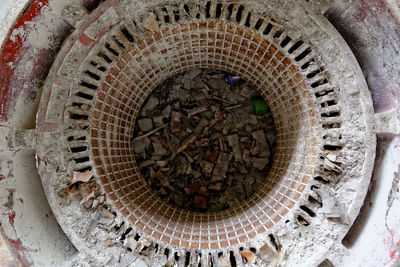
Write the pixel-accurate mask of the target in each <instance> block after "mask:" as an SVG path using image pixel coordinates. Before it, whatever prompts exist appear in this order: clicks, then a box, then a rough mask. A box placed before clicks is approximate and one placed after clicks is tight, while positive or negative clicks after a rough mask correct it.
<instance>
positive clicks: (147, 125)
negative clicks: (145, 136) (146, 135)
mask: <svg viewBox="0 0 400 267" xmlns="http://www.w3.org/2000/svg"><path fill="white" fill-rule="evenodd" d="M138 124H139V129H140V130H141V131H143V132H148V131H150V130H151V129H153V122H152V120H151V119H150V118H144V119H140V120H138Z"/></svg>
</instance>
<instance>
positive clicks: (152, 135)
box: [133, 69, 277, 212]
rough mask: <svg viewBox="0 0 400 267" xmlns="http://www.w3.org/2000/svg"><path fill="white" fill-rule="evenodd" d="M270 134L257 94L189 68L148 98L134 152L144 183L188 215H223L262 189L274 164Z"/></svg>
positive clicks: (217, 74) (219, 75)
mask: <svg viewBox="0 0 400 267" xmlns="http://www.w3.org/2000/svg"><path fill="white" fill-rule="evenodd" d="M276 139H277V138H276V130H275V126H274V121H273V118H272V114H271V113H270V112H268V107H267V104H266V102H265V101H264V100H263V98H262V97H261V96H260V95H259V94H258V93H257V90H256V89H255V88H254V87H252V86H250V85H248V84H247V83H246V82H245V81H243V80H241V78H240V77H239V76H234V75H231V74H229V73H224V72H222V71H217V70H207V69H204V70H201V69H194V70H191V71H186V72H185V73H183V74H180V75H176V76H174V77H173V78H170V79H168V80H167V81H165V82H163V83H162V84H161V85H160V86H158V87H157V88H156V89H155V90H154V91H153V92H152V93H151V95H150V96H149V97H148V99H147V100H146V102H145V103H144V105H143V107H142V109H141V110H140V112H139V114H138V117H137V119H136V125H135V132H134V142H133V150H134V152H135V158H136V161H137V163H138V165H139V169H140V171H141V173H142V175H143V177H144V179H145V180H146V183H147V184H148V185H149V186H150V187H151V188H152V189H153V191H155V192H156V193H157V194H158V195H159V196H160V197H161V198H162V199H164V200H165V201H167V202H168V203H170V204H173V205H175V206H177V207H179V208H184V209H187V210H192V211H199V212H205V211H221V210H226V209H229V208H232V207H234V206H235V205H238V204H239V203H241V202H243V201H244V200H246V199H247V198H249V197H250V196H251V195H253V193H254V192H255V191H256V190H257V189H258V188H260V187H261V186H262V185H263V184H264V182H265V178H266V177H267V174H268V172H269V170H270V169H271V166H272V163H273V153H274V151H275V148H276Z"/></svg>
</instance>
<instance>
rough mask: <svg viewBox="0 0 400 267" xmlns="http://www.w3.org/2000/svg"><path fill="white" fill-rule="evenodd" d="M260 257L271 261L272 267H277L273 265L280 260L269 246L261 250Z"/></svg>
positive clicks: (264, 246)
mask: <svg viewBox="0 0 400 267" xmlns="http://www.w3.org/2000/svg"><path fill="white" fill-rule="evenodd" d="M258 255H259V257H260V258H261V259H262V260H264V261H269V263H270V264H271V266H275V265H274V264H273V263H274V262H276V261H277V260H278V256H277V254H276V252H275V251H274V250H273V249H272V248H271V247H270V246H268V245H267V244H264V245H263V246H262V247H260V248H259V250H258Z"/></svg>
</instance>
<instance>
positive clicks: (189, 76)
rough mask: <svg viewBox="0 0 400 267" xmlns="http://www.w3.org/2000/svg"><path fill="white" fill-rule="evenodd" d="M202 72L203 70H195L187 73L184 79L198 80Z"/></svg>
mask: <svg viewBox="0 0 400 267" xmlns="http://www.w3.org/2000/svg"><path fill="white" fill-rule="evenodd" d="M201 72H202V70H201V69H193V70H189V71H187V72H185V75H184V76H183V78H184V79H189V80H193V79H194V78H196V77H197V76H198V75H199V74H200V73H201Z"/></svg>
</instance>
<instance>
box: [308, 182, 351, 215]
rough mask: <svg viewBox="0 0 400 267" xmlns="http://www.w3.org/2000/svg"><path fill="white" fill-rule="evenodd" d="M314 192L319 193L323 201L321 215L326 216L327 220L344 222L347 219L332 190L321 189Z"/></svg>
mask: <svg viewBox="0 0 400 267" xmlns="http://www.w3.org/2000/svg"><path fill="white" fill-rule="evenodd" d="M313 190H314V191H315V192H317V193H318V195H319V196H320V197H321V199H322V208H321V210H320V212H321V213H323V214H325V216H326V217H327V218H341V219H342V220H343V221H345V220H346V219H347V218H346V215H345V214H344V212H343V210H342V207H341V205H340V203H339V201H338V200H337V199H336V197H335V193H334V192H333V190H332V189H329V188H327V187H321V188H318V189H313Z"/></svg>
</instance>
